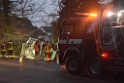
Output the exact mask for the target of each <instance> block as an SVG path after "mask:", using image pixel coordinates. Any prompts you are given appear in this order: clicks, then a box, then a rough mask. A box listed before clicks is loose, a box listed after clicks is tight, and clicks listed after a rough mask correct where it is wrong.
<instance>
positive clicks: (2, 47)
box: [1, 43, 6, 51]
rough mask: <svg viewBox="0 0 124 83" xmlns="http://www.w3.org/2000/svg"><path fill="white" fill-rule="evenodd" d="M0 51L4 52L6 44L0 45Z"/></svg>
mask: <svg viewBox="0 0 124 83" xmlns="http://www.w3.org/2000/svg"><path fill="white" fill-rule="evenodd" d="M1 51H6V44H4V43H3V44H1Z"/></svg>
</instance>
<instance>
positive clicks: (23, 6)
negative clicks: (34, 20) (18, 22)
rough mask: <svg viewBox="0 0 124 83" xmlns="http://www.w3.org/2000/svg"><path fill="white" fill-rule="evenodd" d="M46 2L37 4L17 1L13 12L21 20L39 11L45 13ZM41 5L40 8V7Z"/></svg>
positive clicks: (23, 0)
mask: <svg viewBox="0 0 124 83" xmlns="http://www.w3.org/2000/svg"><path fill="white" fill-rule="evenodd" d="M45 3H46V1H45V0H44V1H39V2H36V1H34V0H16V1H15V2H14V3H13V5H14V6H15V9H14V10H13V11H14V13H15V14H17V15H18V16H19V17H21V18H25V17H28V16H30V15H33V14H34V13H36V12H37V11H39V12H41V11H44V10H43V9H44V5H45ZM38 5H39V6H38Z"/></svg>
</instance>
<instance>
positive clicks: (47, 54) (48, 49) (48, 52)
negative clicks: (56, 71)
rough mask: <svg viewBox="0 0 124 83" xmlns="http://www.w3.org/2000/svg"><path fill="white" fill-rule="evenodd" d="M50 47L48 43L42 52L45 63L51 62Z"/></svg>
mask: <svg viewBox="0 0 124 83" xmlns="http://www.w3.org/2000/svg"><path fill="white" fill-rule="evenodd" d="M52 50H53V49H52V47H51V44H50V43H49V42H47V43H46V44H45V48H44V52H45V61H47V62H50V61H51V52H52Z"/></svg>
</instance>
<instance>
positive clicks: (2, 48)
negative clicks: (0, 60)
mask: <svg viewBox="0 0 124 83" xmlns="http://www.w3.org/2000/svg"><path fill="white" fill-rule="evenodd" d="M6 51H7V49H6V43H5V42H2V43H1V54H2V56H3V57H5V54H6Z"/></svg>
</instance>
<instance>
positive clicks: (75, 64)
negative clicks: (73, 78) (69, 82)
mask: <svg viewBox="0 0 124 83" xmlns="http://www.w3.org/2000/svg"><path fill="white" fill-rule="evenodd" d="M65 65H66V69H67V71H68V72H70V73H71V74H73V75H78V74H80V73H81V71H82V69H83V67H81V63H80V62H79V61H78V59H77V58H76V57H68V58H67V60H66V64H65Z"/></svg>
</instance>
